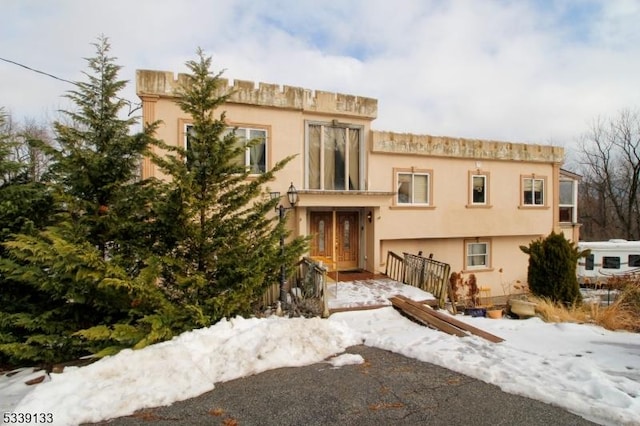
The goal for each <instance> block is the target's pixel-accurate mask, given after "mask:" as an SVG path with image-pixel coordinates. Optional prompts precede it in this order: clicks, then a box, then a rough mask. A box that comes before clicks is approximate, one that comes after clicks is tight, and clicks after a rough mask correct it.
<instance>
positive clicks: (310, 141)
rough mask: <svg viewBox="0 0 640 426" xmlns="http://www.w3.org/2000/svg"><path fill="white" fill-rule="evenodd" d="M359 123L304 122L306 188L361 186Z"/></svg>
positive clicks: (360, 137)
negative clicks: (305, 127)
mask: <svg viewBox="0 0 640 426" xmlns="http://www.w3.org/2000/svg"><path fill="white" fill-rule="evenodd" d="M361 146H362V127H360V126H350V125H343V124H340V123H335V124H329V123H311V122H308V123H307V129H306V153H307V156H306V158H305V164H306V173H307V186H308V188H309V189H322V190H334V191H336V190H337V191H353V190H360V189H362V182H363V181H364V178H363V176H362V171H363V170H364V167H363V166H362V162H363V158H362V149H361Z"/></svg>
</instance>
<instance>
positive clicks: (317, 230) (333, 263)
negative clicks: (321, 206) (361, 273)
mask: <svg viewBox="0 0 640 426" xmlns="http://www.w3.org/2000/svg"><path fill="white" fill-rule="evenodd" d="M359 223H360V221H359V213H358V212H357V211H318V212H311V224H310V227H311V257H312V258H314V259H316V260H320V261H323V262H324V263H326V264H327V266H328V267H329V268H330V269H331V270H338V271H347V270H354V269H357V268H358V266H359V265H358V263H359V262H358V260H359V255H360V225H359Z"/></svg>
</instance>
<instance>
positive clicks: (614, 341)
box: [0, 289, 640, 425]
mask: <svg viewBox="0 0 640 426" xmlns="http://www.w3.org/2000/svg"><path fill="white" fill-rule="evenodd" d="M360 290H362V289H360ZM411 291H413V290H411ZM343 294H347V293H346V292H343ZM338 295H340V292H338ZM360 296H362V295H360ZM416 296H419V297H418V299H427V298H429V295H426V294H422V295H415V294H414V295H413V297H414V298H415V297H416ZM372 298H374V297H372ZM457 318H459V319H462V320H464V321H467V322H469V323H471V324H473V325H474V326H476V327H479V328H481V329H484V330H486V331H488V332H490V333H493V334H496V335H498V336H500V337H503V338H504V339H505V341H504V342H502V343H499V344H494V343H490V342H488V341H486V340H483V339H481V338H479V337H475V336H470V337H464V338H459V337H454V336H450V335H447V334H444V333H441V332H439V331H435V330H431V329H429V328H426V327H423V326H420V325H417V324H415V323H413V322H411V321H409V320H408V319H406V318H405V317H403V316H402V315H400V314H399V313H397V312H396V311H395V310H394V308H392V307H385V308H381V309H376V310H369V311H358V312H343V313H337V314H334V315H332V316H331V317H330V318H329V319H325V320H323V319H319V318H313V319H303V318H281V317H276V316H273V317H269V318H263V319H257V318H251V319H244V318H234V319H231V320H223V321H221V322H219V323H217V324H215V325H213V326H212V327H209V328H206V329H200V330H194V331H191V332H188V333H184V334H182V335H180V336H178V337H176V338H174V339H173V340H171V341H169V342H164V343H160V344H157V345H154V346H151V347H148V348H146V349H143V350H139V351H131V350H126V351H123V352H121V353H119V354H118V355H116V356H113V357H109V358H105V359H103V360H101V361H99V362H96V363H94V364H91V365H89V366H86V367H81V368H67V369H66V370H65V371H64V373H62V374H51V376H50V379H47V380H46V381H45V382H44V383H42V384H39V385H35V386H26V385H25V384H24V381H25V380H27V379H29V378H32V377H37V375H39V374H40V373H34V372H33V370H31V369H25V370H23V371H22V372H20V373H18V374H16V375H13V376H11V377H7V376H6V375H5V376H0V412H20V413H52V414H53V420H54V423H53V424H59V425H72V424H78V423H81V422H97V421H100V420H104V419H107V418H111V417H119V416H124V415H128V414H132V413H133V412H135V411H136V410H139V409H142V408H145V407H152V406H159V405H166V404H171V403H172V402H174V401H177V400H182V399H187V398H191V397H194V396H197V395H199V394H201V393H204V392H206V391H209V390H211V389H213V387H214V384H215V383H219V382H224V381H228V380H232V379H235V378H239V377H244V376H248V375H251V374H257V373H260V372H262V371H265V370H269V369H274V368H279V367H285V366H301V365H308V364H312V363H316V362H320V361H322V360H326V359H330V360H331V362H332V363H333V364H334V365H337V366H340V365H345V364H353V363H358V362H362V361H363V360H362V359H360V358H359V356H357V355H356V356H354V355H348V356H346V355H345V356H340V354H341V353H342V352H343V351H344V350H345V349H346V348H347V347H349V346H352V345H357V344H363V343H364V344H365V345H368V346H372V347H378V348H382V349H386V350H390V351H393V352H397V353H400V354H403V355H405V356H408V357H412V358H416V359H419V360H422V361H425V362H431V363H434V364H438V365H441V366H443V367H446V368H449V369H452V370H455V371H457V372H459V373H462V374H466V375H469V376H471V377H475V378H477V379H480V380H483V381H485V382H488V383H492V384H495V385H497V386H499V387H500V388H502V389H503V390H504V391H506V392H510V393H515V394H519V395H523V396H527V397H530V398H533V399H537V400H540V401H544V402H548V403H552V404H555V405H560V406H562V407H565V408H566V409H567V410H569V411H571V412H573V413H576V414H578V415H581V416H583V417H585V418H587V419H589V420H591V421H594V422H597V423H601V424H612V425H613V424H616V425H620V424H639V422H640V420H639V419H640V334H633V333H623V332H610V331H607V330H604V329H602V328H600V327H596V326H591V325H578V324H567V323H563V324H548V323H544V322H542V321H541V320H540V319H537V318H531V319H528V320H510V319H501V320H492V319H486V318H471V317H461V316H457Z"/></svg>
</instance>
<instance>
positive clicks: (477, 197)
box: [471, 175, 487, 204]
mask: <svg viewBox="0 0 640 426" xmlns="http://www.w3.org/2000/svg"><path fill="white" fill-rule="evenodd" d="M471 188H472V189H471V203H472V204H487V177H486V176H485V175H473V176H471Z"/></svg>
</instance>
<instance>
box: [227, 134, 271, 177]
mask: <svg viewBox="0 0 640 426" xmlns="http://www.w3.org/2000/svg"><path fill="white" fill-rule="evenodd" d="M235 133H236V137H237V138H238V139H237V142H238V144H239V145H240V146H247V144H248V143H249V142H252V143H253V144H252V145H250V146H247V149H246V150H245V152H244V155H240V156H239V157H238V158H237V159H236V161H237V162H238V164H244V165H245V166H247V167H248V168H249V173H251V174H259V173H264V172H266V171H267V165H266V157H267V155H266V153H267V131H266V130H264V129H252V128H243V127H238V128H236V129H235Z"/></svg>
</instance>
